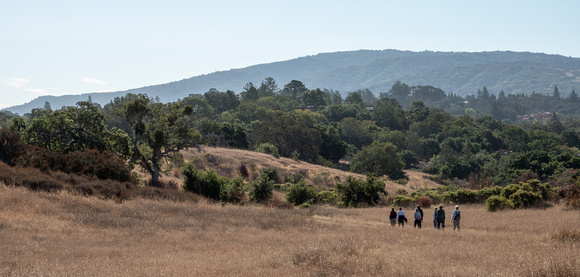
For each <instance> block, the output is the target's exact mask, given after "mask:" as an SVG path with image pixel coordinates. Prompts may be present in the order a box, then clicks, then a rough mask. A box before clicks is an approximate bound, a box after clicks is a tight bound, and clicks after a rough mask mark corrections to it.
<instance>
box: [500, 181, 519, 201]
mask: <svg viewBox="0 0 580 277" xmlns="http://www.w3.org/2000/svg"><path fill="white" fill-rule="evenodd" d="M519 189H520V185H517V184H511V185H509V186H507V187H505V188H503V189H502V190H501V193H500V195H501V196H503V197H505V198H510V196H511V195H512V194H514V193H516V191H518V190H519Z"/></svg>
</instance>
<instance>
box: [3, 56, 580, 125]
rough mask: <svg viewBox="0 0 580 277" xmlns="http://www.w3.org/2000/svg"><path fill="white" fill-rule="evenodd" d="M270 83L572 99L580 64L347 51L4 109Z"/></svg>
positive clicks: (171, 97)
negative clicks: (554, 94) (401, 86)
mask: <svg viewBox="0 0 580 277" xmlns="http://www.w3.org/2000/svg"><path fill="white" fill-rule="evenodd" d="M266 77H273V78H274V79H275V80H276V82H277V83H278V85H279V87H280V88H282V87H283V86H284V84H286V83H288V82H290V81H291V80H300V81H302V82H303V83H304V84H305V85H306V87H308V88H310V89H314V88H321V89H322V88H327V89H334V90H337V91H340V92H341V93H342V94H343V96H345V95H346V94H347V93H348V92H351V91H356V90H357V89H365V88H368V89H370V90H371V91H372V92H373V93H375V94H377V95H378V94H379V93H380V92H386V91H388V90H389V89H390V87H391V86H392V84H393V83H394V82H396V81H401V82H403V83H406V84H408V85H410V86H414V85H431V86H435V87H439V88H441V89H443V90H444V91H445V92H446V93H454V94H458V95H461V96H465V95H469V94H475V93H476V92H477V90H478V89H480V88H482V87H483V86H486V87H487V88H488V90H489V91H490V92H491V93H494V94H497V93H499V91H500V90H504V92H505V93H506V94H511V93H532V92H538V93H543V94H548V93H551V91H552V90H553V88H554V86H555V85H557V86H558V88H559V89H560V91H561V92H562V94H563V96H565V95H567V94H568V93H570V92H571V91H572V89H575V88H576V87H578V86H579V85H580V59H579V58H572V57H564V56H561V55H554V54H544V53H531V52H513V51H491V52H432V51H423V52H412V51H401V50H393V49H388V50H357V51H342V52H332V53H320V54H316V55H310V56H304V57H299V58H295V59H291V60H286V61H278V62H272V63H265V64H258V65H253V66H248V67H245V68H239V69H230V70H227V71H218V72H214V73H209V74H203V75H199V76H194V77H191V78H187V79H183V80H179V81H173V82H169V83H165V84H157V85H150V86H145V87H140V88H134V89H128V90H124V91H116V92H99V93H96V92H93V93H82V94H77V95H63V96H41V97H38V98H36V99H34V100H33V101H31V102H28V103H25V104H23V105H18V106H13V107H9V108H6V109H4V110H7V111H11V112H15V113H19V114H24V113H26V112H30V110H32V109H33V108H40V107H43V106H44V103H45V102H49V103H50V104H51V106H52V107H53V109H54V108H56V109H59V108H60V107H62V106H71V105H75V103H76V102H78V101H83V100H87V99H88V96H89V95H90V96H91V99H92V101H93V102H95V103H99V104H101V105H104V104H106V103H108V102H110V101H111V100H113V99H114V98H115V97H119V96H122V95H125V94H127V93H146V94H148V95H149V96H152V97H159V99H160V100H161V101H163V102H170V101H175V100H177V99H180V98H184V97H186V96H188V95H189V94H203V93H204V92H207V91H208V90H209V89H210V88H216V89H218V90H220V91H225V90H233V91H235V92H236V93H239V92H241V91H242V88H243V87H244V85H245V84H246V83H248V82H252V83H254V84H255V85H256V86H259V84H260V82H261V81H262V80H263V79H264V78H266Z"/></svg>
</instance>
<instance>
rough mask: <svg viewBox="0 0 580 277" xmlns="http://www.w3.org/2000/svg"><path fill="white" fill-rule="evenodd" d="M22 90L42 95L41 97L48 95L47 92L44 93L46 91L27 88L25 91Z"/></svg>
mask: <svg viewBox="0 0 580 277" xmlns="http://www.w3.org/2000/svg"><path fill="white" fill-rule="evenodd" d="M24 90H25V91H30V92H34V93H38V94H43V95H45V94H48V92H46V90H44V89H36V88H27V89H24Z"/></svg>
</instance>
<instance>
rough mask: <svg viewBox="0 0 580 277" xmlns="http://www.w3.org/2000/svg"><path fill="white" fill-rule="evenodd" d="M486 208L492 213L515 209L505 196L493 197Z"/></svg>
mask: <svg viewBox="0 0 580 277" xmlns="http://www.w3.org/2000/svg"><path fill="white" fill-rule="evenodd" d="M485 208H486V209H487V210H488V211H490V212H495V211H498V210H504V209H509V208H513V203H511V201H509V200H508V199H507V198H505V197H503V196H499V195H492V196H490V197H489V198H487V200H486V201H485Z"/></svg>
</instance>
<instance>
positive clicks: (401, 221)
mask: <svg viewBox="0 0 580 277" xmlns="http://www.w3.org/2000/svg"><path fill="white" fill-rule="evenodd" d="M397 221H398V222H399V225H401V226H402V227H405V222H407V218H406V217H405V211H403V208H401V207H399V211H398V212H397Z"/></svg>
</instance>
